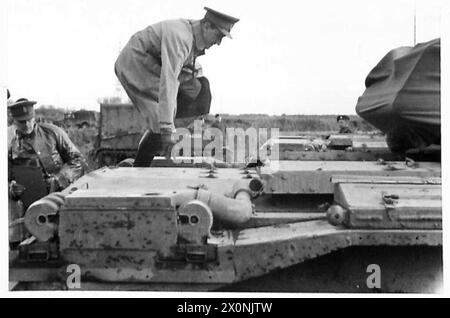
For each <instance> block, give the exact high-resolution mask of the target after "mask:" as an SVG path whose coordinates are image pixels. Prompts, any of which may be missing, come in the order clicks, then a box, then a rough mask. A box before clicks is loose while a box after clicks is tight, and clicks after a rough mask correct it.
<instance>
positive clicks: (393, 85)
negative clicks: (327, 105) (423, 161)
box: [356, 39, 441, 152]
mask: <svg viewBox="0 0 450 318" xmlns="http://www.w3.org/2000/svg"><path fill="white" fill-rule="evenodd" d="M440 43H441V42H440V39H434V40H432V41H429V42H426V43H420V44H417V45H416V46H414V47H400V48H396V49H394V50H392V51H390V52H389V53H388V54H386V56H385V57H384V58H383V59H382V60H381V61H380V62H379V63H378V64H377V66H375V68H373V69H372V71H371V72H370V73H369V75H368V76H367V78H366V83H365V85H366V90H365V91H364V93H363V95H362V96H361V97H360V98H359V99H358V103H357V106H356V112H357V113H358V115H360V116H361V117H362V118H364V119H365V120H367V121H368V122H369V123H371V124H373V125H374V126H375V127H377V128H378V129H380V130H381V131H383V132H385V133H386V135H387V138H386V139H387V140H386V141H387V143H388V146H389V148H390V149H391V150H392V151H395V152H405V151H407V150H408V149H412V148H417V149H423V148H425V147H428V146H430V145H440V143H441V133H440V127H441V118H440V113H441V102H440V97H441V88H440V85H441V76H440V47H441V45H440Z"/></svg>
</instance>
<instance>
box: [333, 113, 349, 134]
mask: <svg viewBox="0 0 450 318" xmlns="http://www.w3.org/2000/svg"><path fill="white" fill-rule="evenodd" d="M336 121H337V123H338V126H339V133H340V134H351V133H353V132H352V130H351V129H350V128H349V123H350V117H348V116H347V115H339V116H337V118H336Z"/></svg>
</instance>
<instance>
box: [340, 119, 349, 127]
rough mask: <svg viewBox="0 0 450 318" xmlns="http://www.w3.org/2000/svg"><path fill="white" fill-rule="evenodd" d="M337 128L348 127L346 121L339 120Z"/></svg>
mask: <svg viewBox="0 0 450 318" xmlns="http://www.w3.org/2000/svg"><path fill="white" fill-rule="evenodd" d="M338 126H339V128H344V127H348V121H347V120H345V119H339V121H338Z"/></svg>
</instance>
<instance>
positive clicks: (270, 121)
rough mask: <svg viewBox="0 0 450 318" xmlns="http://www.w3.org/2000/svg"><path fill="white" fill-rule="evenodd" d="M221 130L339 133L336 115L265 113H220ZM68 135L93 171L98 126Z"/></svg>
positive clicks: (363, 128) (360, 125) (45, 113)
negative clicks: (271, 114) (276, 114)
mask: <svg viewBox="0 0 450 318" xmlns="http://www.w3.org/2000/svg"><path fill="white" fill-rule="evenodd" d="M221 116H222V123H223V126H224V127H230V128H242V129H244V130H245V129H247V128H249V127H254V128H267V129H270V128H278V129H279V131H280V133H282V132H283V133H285V134H290V133H291V134H292V133H294V132H300V131H303V132H304V131H308V132H319V131H320V132H333V131H338V125H337V122H336V115H280V116H269V115H265V114H242V115H232V114H221ZM36 117H38V118H42V119H44V120H46V121H50V122H57V121H61V118H64V110H63V109H59V108H54V107H45V106H44V107H42V106H41V107H40V108H38V109H37V110H36ZM349 117H350V128H351V129H352V130H353V131H355V132H374V131H376V129H375V128H374V127H373V126H371V125H370V124H369V123H367V122H366V121H364V120H363V119H361V118H359V117H358V116H356V115H350V116H349ZM66 130H67V133H68V134H69V137H70V138H71V139H72V141H73V142H74V143H75V145H76V146H77V147H78V149H79V150H80V151H81V152H82V153H83V155H84V156H85V158H86V159H87V162H88V165H89V166H90V167H91V168H92V169H95V168H96V163H95V161H94V160H93V157H94V154H95V150H96V149H95V145H96V141H97V138H98V127H97V126H96V127H94V126H93V127H88V128H82V129H79V128H75V127H70V128H67V129H66Z"/></svg>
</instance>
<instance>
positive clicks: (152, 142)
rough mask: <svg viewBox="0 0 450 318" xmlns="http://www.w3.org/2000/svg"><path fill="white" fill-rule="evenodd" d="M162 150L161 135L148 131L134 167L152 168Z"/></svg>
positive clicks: (141, 143)
mask: <svg viewBox="0 0 450 318" xmlns="http://www.w3.org/2000/svg"><path fill="white" fill-rule="evenodd" d="M160 150H161V134H155V133H152V132H151V131H149V130H147V131H146V132H145V133H144V136H142V139H141V141H140V142H139V147H138V151H137V154H136V159H135V160H134V164H133V167H150V164H151V163H152V161H153V157H154V156H155V155H156V154H157V153H158V152H159V151H160Z"/></svg>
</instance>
